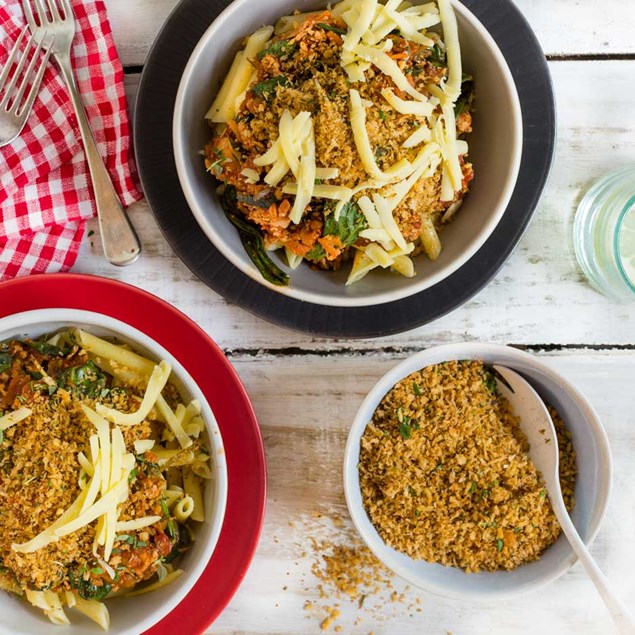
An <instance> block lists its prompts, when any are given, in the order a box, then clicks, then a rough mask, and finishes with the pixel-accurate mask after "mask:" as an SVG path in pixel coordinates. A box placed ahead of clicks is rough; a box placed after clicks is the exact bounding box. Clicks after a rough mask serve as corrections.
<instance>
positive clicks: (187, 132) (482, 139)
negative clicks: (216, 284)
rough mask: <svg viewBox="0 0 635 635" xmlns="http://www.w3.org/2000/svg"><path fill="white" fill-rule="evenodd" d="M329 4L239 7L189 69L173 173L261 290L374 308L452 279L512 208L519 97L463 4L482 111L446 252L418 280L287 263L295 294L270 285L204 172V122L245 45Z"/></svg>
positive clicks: (246, 1)
mask: <svg viewBox="0 0 635 635" xmlns="http://www.w3.org/2000/svg"><path fill="white" fill-rule="evenodd" d="M325 5H326V2H325V0H268V1H267V2H253V0H234V2H233V3H232V4H231V5H230V6H229V7H228V8H227V9H226V10H225V11H224V12H223V13H222V14H221V15H220V16H219V17H218V18H217V19H216V20H215V21H214V22H213V24H212V25H211V26H210V27H209V29H208V30H207V31H206V32H205V34H204V35H203V37H202V38H201V40H200V42H199V43H198V45H197V46H196V48H195V49H194V52H193V53H192V55H191V57H190V60H189V62H188V64H187V66H186V68H185V71H184V73H183V77H182V79H181V83H180V85H179V90H178V94H177V98H176V105H175V108H174V126H173V141H174V155H175V159H176V167H177V170H178V174H179V180H180V182H181V187H182V188H183V192H184V193H185V197H186V198H187V201H188V203H189V205H190V208H191V209H192V212H193V213H194V216H195V217H196V220H197V221H198V224H199V225H200V226H201V228H202V229H203V231H204V232H205V233H206V234H207V236H208V238H209V239H210V240H211V241H212V243H213V244H214V245H215V246H216V247H217V248H218V249H219V251H220V252H221V253H222V254H223V255H224V256H225V257H226V258H227V259H228V260H229V261H230V262H231V263H232V264H234V265H235V266H236V267H238V269H240V270H241V271H242V272H243V273H245V274H247V275H248V276H249V277H251V278H252V279H254V280H256V281H257V282H259V283H260V284H262V285H264V286H267V287H269V288H271V289H273V290H275V291H278V292H279V293H283V294H286V295H288V296H291V297H293V298H296V299H299V300H304V301H307V302H313V303H316V304H324V305H330V306H370V305H374V304H381V303H384V302H391V301H393V300H398V299H400V298H405V297H407V296H410V295H413V294H415V293H419V292H420V291H423V290H424V289H427V288H428V287H431V286H432V285H434V284H436V283H438V282H440V281H441V280H443V279H444V278H447V277H448V276H449V275H450V274H452V273H453V272H454V271H456V270H457V269H458V268H459V267H461V265H463V264H464V263H466V262H467V261H468V260H469V259H470V258H471V257H472V256H473V255H474V254H475V253H476V252H477V251H478V250H479V248H480V247H481V246H482V245H483V244H484V243H485V241H486V240H487V238H488V237H489V236H490V235H491V233H492V232H493V231H494V229H495V227H496V225H497V224H498V222H499V221H500V219H501V217H502V215H503V213H504V212H505V209H506V207H507V204H508V202H509V200H510V197H511V195H512V192H513V190H514V186H515V184H516V178H517V176H518V169H519V166H520V157H521V151H522V119H521V111H520V103H519V101H518V94H517V92H516V87H515V85H514V80H513V78H512V76H511V73H510V71H509V68H508V66H507V63H506V62H505V59H504V58H503V55H502V54H501V52H500V50H499V49H498V47H497V45H496V43H495V42H494V40H493V39H492V37H491V36H490V35H489V33H488V32H487V30H486V29H485V27H483V25H482V24H481V23H480V22H479V21H478V20H477V18H476V17H475V16H474V15H473V14H472V13H471V12H470V11H469V10H468V9H466V8H465V7H464V6H463V5H462V4H461V3H460V2H458V1H454V2H453V5H454V8H455V11H456V14H457V19H458V24H459V32H460V38H461V46H462V57H463V65H464V70H465V72H467V73H470V74H471V75H473V76H474V78H475V82H476V90H477V102H476V103H477V108H476V112H475V116H474V132H473V133H472V134H471V135H469V138H468V141H469V144H470V161H471V162H472V163H473V164H474V168H475V178H474V181H473V182H472V185H471V189H470V193H469V195H468V196H467V198H466V199H465V203H464V204H463V207H462V209H461V211H460V213H459V214H458V216H457V218H456V219H455V221H454V222H453V223H451V224H450V225H449V226H448V227H447V228H446V229H445V230H444V231H443V233H442V235H441V242H442V243H443V252H442V254H441V257H440V258H439V259H438V260H437V261H435V262H431V261H430V260H428V259H427V257H426V256H425V255H420V256H418V257H417V258H416V259H415V266H416V270H417V275H416V276H415V277H414V278H404V277H402V276H398V275H394V274H391V273H389V272H386V271H383V270H380V271H373V272H371V273H370V274H369V275H368V276H366V277H365V278H364V279H363V280H361V281H360V282H359V283H356V284H354V285H352V286H350V287H346V286H345V284H344V283H345V281H346V278H347V276H348V267H343V268H342V270H341V271H339V272H318V271H313V270H312V269H310V268H309V267H308V266H304V265H303V266H301V267H299V268H298V269H296V270H295V271H290V270H289V268H288V267H287V265H286V262H285V261H284V259H283V258H279V257H278V256H277V255H274V256H273V258H274V260H275V261H276V262H277V263H278V264H279V265H280V266H281V267H282V269H284V270H285V271H288V272H289V273H290V275H291V284H290V286H288V287H277V286H275V285H271V284H269V283H268V282H266V281H265V280H264V279H263V278H262V276H261V275H260V273H259V272H258V270H257V269H256V268H255V267H254V265H253V264H252V262H251V260H250V259H249V257H248V256H247V254H246V253H245V250H244V249H243V247H242V244H241V242H240V239H239V237H238V234H237V232H236V230H235V229H234V227H233V226H232V225H231V224H230V223H229V221H228V220H227V219H226V218H225V215H224V214H223V212H222V210H221V207H220V203H219V201H218V197H217V195H216V192H215V189H216V185H217V184H216V183H215V181H214V179H212V177H210V175H209V174H207V173H206V171H205V169H204V166H203V159H202V157H201V156H200V150H201V149H202V148H203V147H204V146H205V145H206V143H207V142H208V141H209V138H210V136H211V134H210V129H209V127H208V126H207V123H206V121H205V113H206V112H207V110H208V108H209V106H210V104H211V103H212V101H213V99H214V97H215V95H216V93H217V92H218V89H219V87H220V84H221V83H222V80H223V78H224V77H225V74H226V72H227V70H228V69H229V66H230V64H231V61H232V60H233V57H234V55H235V54H236V51H237V50H238V48H239V44H240V41H241V40H242V39H243V38H244V37H245V36H246V35H249V34H250V33H252V32H254V31H255V30H256V29H258V28H259V27H260V26H262V25H263V24H275V22H276V21H277V20H278V18H280V17H281V16H283V15H288V14H290V13H293V11H294V10H296V9H299V10H301V11H312V10H316V9H319V8H323V7H324V6H325Z"/></svg>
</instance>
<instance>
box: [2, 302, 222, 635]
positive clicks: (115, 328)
mask: <svg viewBox="0 0 635 635" xmlns="http://www.w3.org/2000/svg"><path fill="white" fill-rule="evenodd" d="M69 326H72V327H80V328H84V329H86V330H87V331H89V332H90V333H93V334H95V335H98V336H108V337H112V336H117V338H119V340H120V341H122V342H125V343H128V344H130V345H131V346H132V347H133V348H134V349H135V350H137V351H139V352H140V353H141V354H144V355H147V356H148V357H149V358H150V359H153V360H162V359H165V360H167V361H169V362H170V364H171V365H172V370H173V373H174V376H175V377H176V379H177V383H178V387H179V390H181V391H182V395H183V397H184V398H187V399H198V401H200V403H201V408H202V416H203V419H204V421H205V426H206V431H207V437H208V439H207V440H208V441H209V446H210V454H211V457H212V473H213V478H212V480H211V481H210V482H209V485H208V486H207V487H206V488H205V492H204V504H205V509H206V516H207V518H206V520H205V522H203V523H196V524H197V525H198V529H197V530H196V532H195V538H196V539H195V541H194V542H193V544H192V547H191V548H190V549H189V551H187V553H186V554H185V555H184V556H183V558H182V560H181V561H180V563H179V567H180V568H182V569H183V570H184V573H183V575H181V576H180V577H179V578H177V579H176V580H175V581H174V582H173V583H172V584H169V585H167V586H165V587H163V588H162V589H158V590H157V591H154V592H153V593H148V594H146V595H141V596H138V597H133V598H116V599H112V600H106V604H107V606H108V610H109V611H110V620H111V625H110V631H109V632H110V633H112V634H113V635H124V634H125V635H137V634H138V633H142V632H143V631H145V630H147V629H148V628H150V627H151V626H152V625H154V624H156V623H157V622H159V621H160V620H161V619H162V618H163V617H165V616H166V615H167V614H168V613H169V612H170V611H172V609H173V608H174V607H175V606H176V605H177V604H178V603H179V602H180V601H181V600H182V599H183V598H184V597H185V596H186V595H187V593H188V592H189V590H190V589H191V588H192V587H193V586H194V584H195V583H196V581H197V580H198V578H199V576H200V575H201V573H202V572H203V570H204V569H205V566H206V565H207V563H208V562H209V559H210V558H211V556H212V552H213V551H214V547H215V546H216V543H217V541H218V537H219V535H220V531H221V527H222V524H223V518H224V515H225V505H226V501H227V467H226V464H225V459H224V456H225V455H224V452H223V441H222V438H221V434H220V430H219V429H218V426H217V424H216V420H215V419H214V416H213V414H212V411H211V409H210V406H209V404H208V402H207V400H206V399H205V396H204V395H203V393H202V392H201V390H200V389H199V387H198V386H197V385H196V383H195V382H194V380H193V379H192V377H191V376H190V375H189V373H188V372H187V371H186V370H185V368H183V366H182V365H181V364H180V363H179V361H178V360H177V359H175V358H174V357H173V356H172V355H171V354H170V353H168V351H167V350H165V349H164V348H163V347H162V346H161V345H159V344H158V343H157V342H155V341H154V340H152V339H151V338H150V337H148V336H147V335H145V334H143V333H142V332H141V331H139V330H137V329H135V328H133V327H131V326H129V325H127V324H125V323H124V322H121V321H119V320H116V319H114V318H111V317H108V316H106V315H102V314H100V313H93V312H91V311H80V310H76V309H43V310H37V311H27V312H24V313H17V314H15V315H11V316H9V317H6V318H2V319H0V341H3V340H6V339H10V338H23V337H31V338H36V337H39V336H40V335H43V334H45V333H53V332H55V331H58V330H61V329H63V328H65V327H69ZM0 614H1V615H2V619H1V620H0V633H11V634H12V635H17V634H24V635H33V633H38V635H59V634H60V633H64V635H91V634H95V635H96V634H97V633H103V631H102V630H101V628H99V626H97V624H95V623H94V622H92V621H90V620H89V619H88V618H86V617H84V616H83V615H81V614H80V613H79V612H77V611H74V610H68V611H67V615H68V616H69V618H70V619H71V625H70V626H66V627H60V626H55V625H54V624H51V622H49V621H48V619H47V618H46V616H45V615H44V613H43V612H42V611H40V610H39V609H35V608H33V607H31V606H30V605H29V604H28V603H27V602H26V601H24V600H22V599H20V598H18V597H17V596H15V595H13V594H10V593H6V592H0Z"/></svg>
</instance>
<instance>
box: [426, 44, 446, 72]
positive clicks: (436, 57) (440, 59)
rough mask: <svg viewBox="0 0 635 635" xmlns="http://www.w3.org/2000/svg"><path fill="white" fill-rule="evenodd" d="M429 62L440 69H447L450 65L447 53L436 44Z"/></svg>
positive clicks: (431, 51)
mask: <svg viewBox="0 0 635 635" xmlns="http://www.w3.org/2000/svg"><path fill="white" fill-rule="evenodd" d="M428 60H429V61H430V63H431V64H433V65H434V66H438V67H439V68H445V67H446V66H447V65H448V62H447V59H446V55H445V51H444V50H443V49H442V48H441V47H440V46H439V45H438V44H435V45H434V46H433V47H432V49H431V50H430V55H429V56H428Z"/></svg>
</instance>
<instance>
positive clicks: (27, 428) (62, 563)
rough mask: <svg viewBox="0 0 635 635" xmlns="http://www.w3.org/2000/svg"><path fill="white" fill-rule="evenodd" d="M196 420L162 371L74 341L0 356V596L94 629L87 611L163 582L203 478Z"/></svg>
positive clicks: (13, 345) (171, 571)
mask: <svg viewBox="0 0 635 635" xmlns="http://www.w3.org/2000/svg"><path fill="white" fill-rule="evenodd" d="M200 413H201V406H200V404H199V403H198V402H197V401H191V402H189V403H187V402H185V403H184V401H183V399H182V398H181V396H180V394H179V391H178V389H177V386H176V385H175V383H174V381H173V379H172V378H171V368H170V364H169V363H168V362H166V361H161V362H160V363H159V364H155V362H153V361H150V360H149V359H147V358H145V357H143V356H141V355H139V354H137V353H136V352H134V351H132V350H130V349H129V348H128V347H127V346H120V345H117V344H115V343H112V342H110V341H107V340H105V339H101V338H99V337H96V336H94V335H91V334H90V333H87V332H85V331H83V330H79V329H73V330H66V331H63V332H60V333H57V334H56V335H54V336H53V337H52V338H49V339H42V340H37V341H33V340H28V339H27V340H24V341H18V340H14V341H10V342H5V343H1V344H0V587H1V588H3V589H5V590H7V591H10V592H12V593H16V594H18V595H20V596H23V597H25V599H26V600H27V601H28V602H30V603H31V604H32V605H34V606H36V607H38V608H40V609H42V610H43V611H44V612H45V614H46V615H47V616H48V618H49V619H50V620H51V621H52V622H54V623H55V624H68V623H69V619H68V616H67V615H66V611H65V608H66V607H68V608H74V609H76V610H78V611H80V612H82V613H84V614H85V615H87V616H88V617H90V618H91V619H92V620H94V621H95V622H97V623H98V624H99V625H100V626H102V627H103V628H104V629H108V626H109V614H108V609H107V608H106V606H105V604H104V603H102V602H101V600H103V599H104V598H109V597H112V596H114V595H115V594H121V595H123V594H127V595H131V594H139V593H145V592H147V591H151V590H154V589H156V588H159V587H161V586H164V585H166V584H168V583H170V582H171V581H172V580H174V579H175V578H177V577H178V576H179V575H180V574H181V573H182V571H181V570H180V569H178V568H175V565H176V564H178V558H179V556H180V555H181V554H183V553H184V552H185V551H186V550H187V549H188V547H189V545H190V544H191V541H192V528H193V525H194V524H195V523H196V522H201V521H203V520H205V511H204V508H203V496H202V491H203V483H204V481H205V479H209V478H211V476H212V472H211V470H210V466H209V463H210V457H209V455H208V452H207V449H206V445H205V438H204V437H205V435H204V430H205V425H204V422H203V419H202V417H201V414H200ZM141 583H144V584H143V585H141V586H138V585H140V584H141Z"/></svg>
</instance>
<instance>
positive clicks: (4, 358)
mask: <svg viewBox="0 0 635 635" xmlns="http://www.w3.org/2000/svg"><path fill="white" fill-rule="evenodd" d="M12 364H13V357H11V355H9V353H8V352H6V351H2V352H0V373H5V372H6V371H8V370H9V369H10V368H11V365H12Z"/></svg>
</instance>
